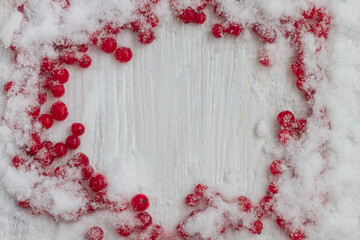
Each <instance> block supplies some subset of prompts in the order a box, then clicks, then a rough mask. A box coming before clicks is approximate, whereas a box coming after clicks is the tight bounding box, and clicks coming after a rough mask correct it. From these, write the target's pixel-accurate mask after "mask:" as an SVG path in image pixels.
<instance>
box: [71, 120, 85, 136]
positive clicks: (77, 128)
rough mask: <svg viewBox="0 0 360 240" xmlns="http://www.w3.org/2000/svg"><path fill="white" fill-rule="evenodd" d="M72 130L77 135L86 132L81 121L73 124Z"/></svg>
mask: <svg viewBox="0 0 360 240" xmlns="http://www.w3.org/2000/svg"><path fill="white" fill-rule="evenodd" d="M71 132H72V134H73V135H75V136H81V135H83V134H84V132H85V126H84V125H83V124H81V123H73V124H72V125H71Z"/></svg>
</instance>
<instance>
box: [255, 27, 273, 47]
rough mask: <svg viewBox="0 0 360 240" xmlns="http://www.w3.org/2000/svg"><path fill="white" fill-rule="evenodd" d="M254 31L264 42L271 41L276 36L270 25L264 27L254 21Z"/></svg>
mask: <svg viewBox="0 0 360 240" xmlns="http://www.w3.org/2000/svg"><path fill="white" fill-rule="evenodd" d="M252 30H253V32H254V33H257V34H258V35H259V37H260V40H261V41H262V42H264V43H269V44H271V43H273V42H275V40H276V38H277V33H276V30H275V29H273V28H271V27H266V26H264V25H263V24H259V23H255V24H254V25H253V27H252Z"/></svg>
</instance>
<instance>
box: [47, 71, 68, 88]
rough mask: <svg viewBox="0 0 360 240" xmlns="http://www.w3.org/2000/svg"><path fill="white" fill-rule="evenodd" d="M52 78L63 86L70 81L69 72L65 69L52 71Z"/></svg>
mask: <svg viewBox="0 0 360 240" xmlns="http://www.w3.org/2000/svg"><path fill="white" fill-rule="evenodd" d="M51 76H52V77H53V79H54V80H55V81H58V82H59V83H61V84H64V83H66V82H67V81H68V80H69V72H68V70H66V68H63V67H60V68H57V69H54V70H52V71H51Z"/></svg>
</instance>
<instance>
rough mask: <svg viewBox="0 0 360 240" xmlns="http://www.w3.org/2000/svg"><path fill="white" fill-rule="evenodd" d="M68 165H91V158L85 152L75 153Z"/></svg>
mask: <svg viewBox="0 0 360 240" xmlns="http://www.w3.org/2000/svg"><path fill="white" fill-rule="evenodd" d="M68 165H69V166H71V167H72V166H74V167H79V166H81V167H83V166H87V165H89V158H88V157H87V156H86V155H85V154H84V153H82V152H80V153H77V154H75V155H74V156H73V158H72V159H70V160H69V162H68Z"/></svg>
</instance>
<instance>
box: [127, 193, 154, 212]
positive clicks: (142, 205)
mask: <svg viewBox="0 0 360 240" xmlns="http://www.w3.org/2000/svg"><path fill="white" fill-rule="evenodd" d="M131 205H132V207H133V209H134V210H135V211H137V212H142V211H145V210H146V209H147V208H148V207H149V206H150V203H149V199H148V198H147V196H146V195H144V194H137V195H135V196H134V197H133V198H132V199H131Z"/></svg>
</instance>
